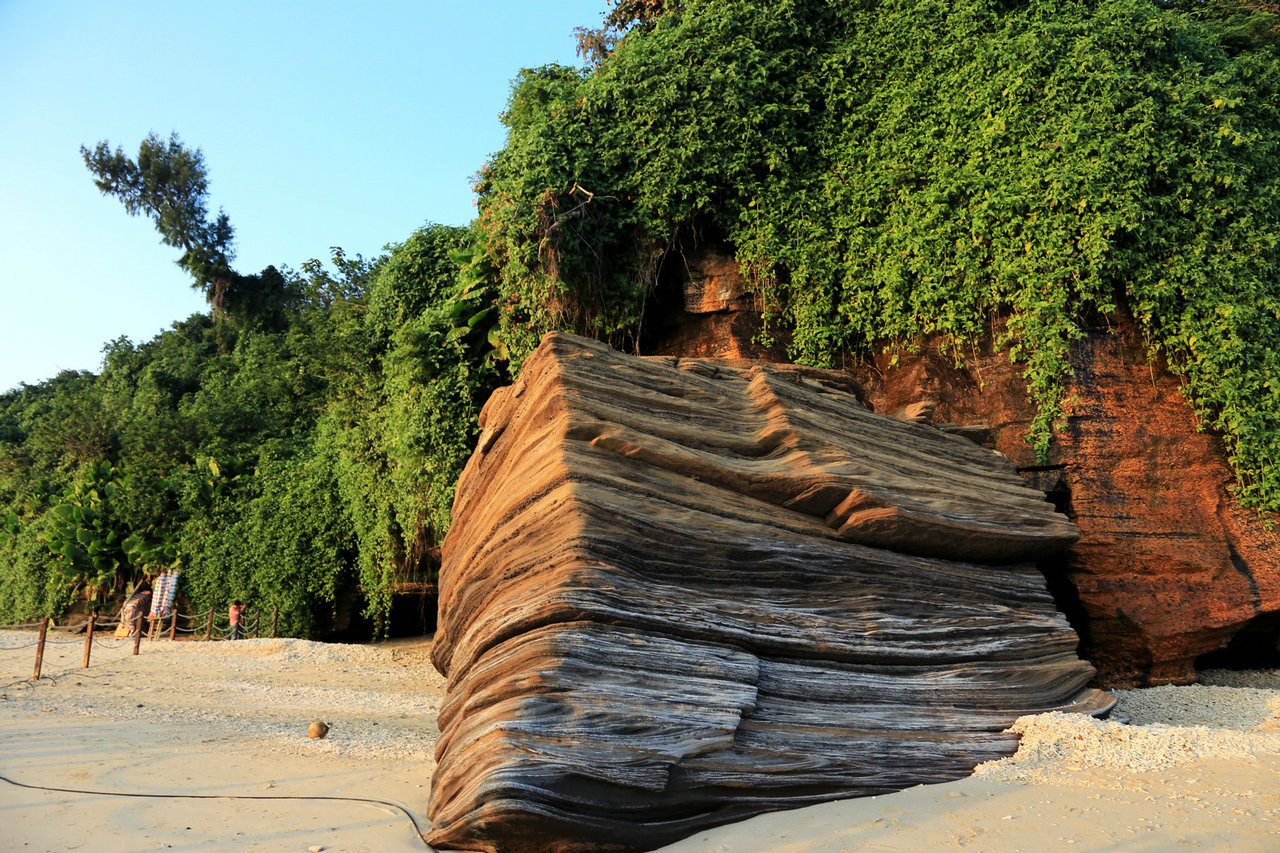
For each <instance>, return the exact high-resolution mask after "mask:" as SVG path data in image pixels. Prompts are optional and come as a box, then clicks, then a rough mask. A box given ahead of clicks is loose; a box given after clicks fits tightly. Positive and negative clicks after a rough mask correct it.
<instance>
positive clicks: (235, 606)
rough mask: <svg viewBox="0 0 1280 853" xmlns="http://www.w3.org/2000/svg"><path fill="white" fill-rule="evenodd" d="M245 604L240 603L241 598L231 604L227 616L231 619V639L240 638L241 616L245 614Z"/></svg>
mask: <svg viewBox="0 0 1280 853" xmlns="http://www.w3.org/2000/svg"><path fill="white" fill-rule="evenodd" d="M244 610H245V605H243V604H241V603H240V599H238V598H237V599H236V600H235V601H234V602H233V603H232V604H231V609H230V610H228V611H227V618H228V619H229V620H230V621H231V639H233V640H238V639H240V617H241V616H243V615H244Z"/></svg>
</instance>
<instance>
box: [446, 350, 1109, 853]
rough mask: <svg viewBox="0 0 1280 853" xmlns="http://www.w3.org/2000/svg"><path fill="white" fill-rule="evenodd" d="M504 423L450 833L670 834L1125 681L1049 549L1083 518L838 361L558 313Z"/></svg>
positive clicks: (462, 512)
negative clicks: (662, 343) (599, 327)
mask: <svg viewBox="0 0 1280 853" xmlns="http://www.w3.org/2000/svg"><path fill="white" fill-rule="evenodd" d="M482 428H483V433H482V436H481V439H480V443H479V447H478V449H477V452H476V454H475V455H474V457H473V458H472V459H471V461H470V462H469V463H468V466H467V469H466V471H465V473H464V474H463V477H462V479H461V480H460V482H459V484H458V492H457V498H456V501H455V504H454V520H453V527H452V529H451V531H450V534H449V537H448V539H447V540H446V542H445V545H444V555H443V561H444V562H443V568H442V570H441V578H440V617H439V631H438V633H437V637H436V642H435V646H434V650H433V659H434V661H435V664H436V666H437V667H438V668H439V669H440V671H441V672H443V673H444V674H446V675H447V676H448V679H449V688H448V694H447V698H446V701H445V704H444V706H443V708H442V709H441V713H440V717H439V721H440V728H441V739H440V742H439V748H438V752H437V761H438V767H437V771H436V773H435V776H434V778H433V781H432V797H431V810H430V816H431V820H432V823H433V830H432V834H431V842H432V843H433V844H435V845H437V846H440V847H444V848H463V849H480V850H570V849H575V848H581V849H620V850H637V849H648V848H652V847H655V846H658V845H661V844H663V843H666V842H669V841H671V840H674V839H676V838H679V837H681V836H683V835H686V834H688V833H690V832H693V831H695V830H697V829H698V828H700V827H704V826H708V825H713V824H718V823H723V822H726V821H729V820H734V819H738V818H741V817H744V816H747V815H750V814H755V813H759V812H762V811H767V810H772V809H779V808H789V807H794V806H800V805H807V804H810V803H814V802H820V801H823V800H828V799H835V798H839V797H848V796H856V795H861V794H875V793H880V792H887V791H893V790H898V789H901V788H903V787H907V786H910V785H914V784H919V783H922V782H936V781H944V780H948V779H954V778H958V777H960V776H963V775H965V774H967V773H968V772H969V771H970V770H971V769H972V767H973V766H974V765H975V764H977V763H978V762H981V761H985V760H987V759H990V758H994V757H998V756H1002V755H1005V754H1008V753H1009V752H1011V751H1012V750H1013V749H1014V747H1015V745H1016V743H1015V740H1014V738H1013V737H1012V736H1009V735H1006V734H1003V733H1002V730H1003V729H1004V728H1005V727H1006V726H1008V725H1009V724H1010V723H1011V722H1012V721H1013V720H1014V719H1016V718H1017V717H1018V716H1021V715H1022V714H1026V713H1033V712H1038V711H1044V710H1050V709H1059V710H1079V711H1086V712H1097V711H1100V710H1102V709H1104V708H1105V707H1107V705H1108V701H1109V700H1108V697H1106V696H1105V695H1103V694H1099V693H1098V692H1097V691H1094V690H1091V689H1090V688H1089V687H1088V686H1087V685H1088V682H1089V680H1090V677H1091V676H1092V674H1093V670H1092V667H1090V666H1089V665H1088V664H1086V663H1083V662H1082V661H1080V660H1079V659H1078V658H1077V657H1076V654H1075V647H1076V643H1077V638H1076V636H1075V634H1074V632H1072V631H1071V629H1070V628H1069V626H1068V625H1067V624H1066V622H1065V620H1064V619H1063V618H1062V617H1061V616H1060V615H1059V614H1058V613H1057V612H1056V610H1055V609H1054V606H1053V601H1052V599H1051V598H1050V596H1049V594H1048V593H1047V592H1046V590H1045V586H1044V581H1043V579H1042V577H1041V575H1040V574H1039V573H1038V572H1037V571H1036V570H1035V568H1034V567H1032V566H1031V565H1029V564H1028V563H1026V562H1025V561H1026V560H1029V559H1032V558H1034V557H1036V556H1039V555H1043V554H1046V553H1049V552H1051V551H1052V550H1054V549H1055V548H1060V547H1062V546H1063V545H1065V544H1067V543H1069V542H1071V541H1072V540H1073V538H1074V531H1073V529H1072V528H1071V526H1070V524H1069V523H1068V522H1067V521H1066V520H1065V518H1064V517H1063V516H1061V515H1059V514H1057V513H1054V512H1053V510H1052V508H1051V507H1050V506H1049V505H1048V504H1047V503H1045V502H1044V501H1043V500H1042V499H1041V498H1042V496H1041V495H1040V494H1039V493H1037V492H1035V491H1034V490H1031V489H1028V488H1026V487H1025V486H1024V485H1022V483H1021V481H1020V479H1019V478H1018V476H1017V474H1016V473H1015V471H1014V469H1013V468H1012V466H1011V465H1010V464H1009V463H1008V462H1007V460H1004V459H1003V458H1002V457H1000V456H998V455H996V454H994V453H992V452H991V451H988V450H985V449H983V448H980V447H978V446H976V445H974V444H972V443H971V442H968V441H965V440H964V439H960V438H957V437H954V436H949V435H946V434H944V433H942V432H940V431H938V430H935V429H933V428H931V427H927V426H923V425H919V424H911V423H904V422H901V421H895V420H892V419H889V418H884V417H881V416H878V415H874V414H872V413H871V412H869V411H867V410H866V409H865V408H864V407H863V406H862V405H861V404H860V403H859V402H858V400H857V398H856V397H855V396H854V394H852V393H850V386H849V383H848V379H847V378H846V377H844V376H842V375H840V374H834V373H827V372H824V371H813V370H806V369H799V368H786V367H781V366H765V365H760V364H752V363H744V362H717V361H712V360H677V359H674V358H652V359H637V358H633V357H628V356H623V355H621V354H619V353H616V352H614V351H612V350H610V349H608V348H606V347H604V346H603V345H600V344H597V343H594V342H590V341H586V340H583V339H580V338H574V337H571V336H567V335H551V336H548V337H547V338H546V339H544V341H543V343H542V346H541V347H540V348H539V350H538V351H537V352H536V353H535V354H534V355H532V356H531V357H530V358H529V360H528V361H527V362H526V365H525V368H524V371H523V373H522V374H521V377H520V379H519V381H518V382H517V383H516V384H515V385H514V386H512V387H510V388H506V389H502V390H500V391H499V392H497V393H496V394H495V395H494V397H493V398H492V399H491V400H490V402H489V404H488V405H487V406H486V407H485V411H484V414H483V417H482ZM980 562H985V563H988V565H980V564H979V563H980ZM992 564H998V565H992Z"/></svg>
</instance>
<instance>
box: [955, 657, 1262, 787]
mask: <svg viewBox="0 0 1280 853" xmlns="http://www.w3.org/2000/svg"><path fill="white" fill-rule="evenodd" d="M1205 681H1206V682H1207V683H1206V684H1199V685H1191V686H1188V687H1168V686H1165V687H1152V688H1147V689H1141V690H1116V691H1113V693H1114V695H1115V696H1116V698H1117V699H1118V700H1119V701H1118V704H1117V705H1116V708H1115V710H1114V711H1112V717H1113V719H1109V720H1097V719H1094V718H1092V717H1085V716H1081V715H1078V714H1062V713H1052V714H1037V715H1034V716H1028V717H1021V718H1019V719H1018V720H1017V721H1016V722H1015V723H1014V724H1013V726H1011V727H1010V729H1009V731H1013V732H1017V733H1018V734H1019V735H1021V740H1020V743H1019V746H1018V751H1017V752H1016V753H1015V754H1014V755H1012V756H1010V757H1008V758H1004V759H1001V760H999V761H989V762H987V763H985V764H980V765H978V767H977V768H976V769H975V770H974V775H975V776H979V777H982V778H986V779H989V780H992V781H1002V782H1019V783H1024V784H1025V783H1049V784H1062V785H1070V784H1076V782H1077V779H1076V778H1075V776H1074V774H1077V773H1078V772H1079V771H1080V770H1084V769H1100V770H1103V771H1108V772H1111V773H1115V774H1123V773H1141V772H1144V771H1148V770H1160V769H1164V768H1169V767H1177V766H1181V765H1186V764H1191V763H1194V762H1199V761H1209V760H1217V759H1225V760H1229V761H1250V760H1253V759H1255V758H1257V757H1258V756H1260V755H1263V754H1276V753H1280V670H1265V671H1258V672H1252V673H1244V672H1226V671H1223V670H1219V671H1214V672H1210V673H1206V674H1205ZM1119 720H1128V721H1129V722H1128V723H1127V724H1126V723H1124V722H1119Z"/></svg>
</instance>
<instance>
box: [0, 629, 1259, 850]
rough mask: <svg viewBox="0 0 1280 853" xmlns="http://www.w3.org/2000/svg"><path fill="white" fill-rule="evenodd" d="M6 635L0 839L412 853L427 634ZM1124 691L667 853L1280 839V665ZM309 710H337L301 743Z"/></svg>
mask: <svg viewBox="0 0 1280 853" xmlns="http://www.w3.org/2000/svg"><path fill="white" fill-rule="evenodd" d="M54 639H55V640H56V641H57V642H56V643H55V644H53V645H51V646H50V647H49V649H48V651H47V652H46V655H45V664H44V671H45V674H46V675H50V676H52V678H50V679H44V680H42V681H40V682H39V683H38V684H34V685H33V684H31V683H30V682H29V681H25V679H29V678H30V676H31V675H32V666H33V662H34V649H33V648H32V647H31V645H30V644H31V643H32V642H33V641H34V635H33V634H31V633H21V632H9V631H6V632H0V685H8V686H6V687H4V688H3V689H2V690H0V695H2V696H3V698H0V775H4V776H6V777H8V778H10V779H13V780H15V781H17V782H22V783H26V784H31V785H41V786H47V787H59V788H69V789H79V790H84V791H110V792H120V793H132V794H144V793H145V794H187V795H192V794H198V795H202V796H213V797H222V796H227V797H230V796H236V797H250V798H273V799H221V798H213V799H171V798H167V797H161V798H139V797H119V796H101V795H99V794H85V793H62V792H51V791H45V790H33V789H27V788H19V787H14V786H12V785H9V784H6V783H0V849H4V850H32V851H70V850H86V851H89V850H92V851H95V853H106V852H107V851H136V850H186V851H315V850H324V851H371V853H372V851H391V853H397V851H422V850H425V849H427V848H426V846H425V844H424V843H423V842H422V841H421V839H420V838H419V836H418V833H417V831H416V830H415V828H414V826H413V824H412V823H411V822H410V820H409V818H408V817H406V814H405V812H403V811H400V810H398V809H397V808H396V807H395V806H393V805H383V804H370V803H364V802H350V801H334V800H310V799H274V798H292V797H349V798H355V799H368V800H378V801H383V802H385V803H389V804H397V805H399V806H401V807H403V809H405V810H407V812H408V813H409V814H411V815H412V816H413V818H414V819H415V820H416V821H417V823H418V824H419V825H420V826H421V827H422V829H423V830H424V831H425V829H426V827H427V820H426V811H427V795H428V789H429V781H430V774H431V770H432V768H433V761H432V757H431V756H432V751H433V749H434V746H435V738H436V736H437V732H436V727H435V715H436V712H437V710H438V708H439V703H440V700H441V698H442V695H443V687H444V684H443V680H442V679H441V678H440V676H439V675H438V674H437V673H436V672H435V670H434V669H432V667H431V665H430V663H429V661H428V658H427V653H428V650H429V640H427V639H425V638H424V639H421V640H416V641H413V640H411V641H399V642H393V643H390V644H382V645H372V646H356V645H324V644H319V643H308V642H305V641H301V640H243V641H239V642H215V643H204V642H176V643H171V642H169V641H167V640H159V641H154V642H152V641H144V642H143V644H142V651H141V654H140V655H138V656H136V657H134V656H133V655H132V654H131V651H132V643H131V642H126V641H114V640H103V641H101V642H99V641H97V640H95V645H94V651H93V657H92V660H91V666H90V668H89V669H87V670H86V669H82V668H80V663H81V656H82V651H83V638H77V637H71V636H68V635H65V634H59V635H55V636H54ZM1207 680H1209V681H1211V682H1214V683H1212V684H1210V685H1206V686H1195V687H1182V688H1157V689H1154V690H1137V691H1122V692H1120V693H1119V694H1118V695H1119V697H1120V700H1121V701H1120V705H1119V707H1118V709H1117V715H1118V716H1123V717H1128V718H1129V719H1130V720H1131V721H1132V722H1131V724H1130V725H1124V724H1121V723H1119V722H1111V721H1095V720H1091V719H1087V718H1082V717H1064V716H1063V715H1045V716H1041V717H1031V718H1024V719H1023V720H1021V721H1019V723H1018V726H1019V728H1020V730H1021V731H1023V732H1024V734H1023V743H1022V747H1021V748H1020V749H1019V752H1018V754H1017V755H1015V756H1013V757H1011V758H1008V759H1005V760H1003V761H1001V762H995V763H993V764H991V765H984V766H983V767H981V768H979V771H978V772H977V773H975V775H974V776H972V777H970V778H968V779H963V780H960V781H957V782H951V783H947V784H943V785H929V786H920V787H917V788H912V789H910V790H907V791H902V792H899V793H896V794H891V795H887V796H880V797H867V798H861V799H855V800H845V801H841V802H836V803H828V804H825V805H821V806H815V807H811V808H808V809H801V810H797V811H791V812H779V813H775V814H769V815H762V816H760V817H756V818H753V819H751V820H747V821H743V822H741V823H738V824H732V825H729V826H724V827H719V828H717V829H712V830H707V831H704V832H700V833H697V834H695V835H694V836H691V837H690V838H688V839H686V840H684V841H682V842H680V843H678V844H675V845H672V846H671V847H669V848H666V849H667V850H670V851H734V853H749V851H789V853H819V851H837V850H850V851H852V850H859V851H866V850H871V851H915V850H919V851H925V850H929V851H934V850H966V851H970V850H979V851H992V853H995V852H996V851H1020V850H1072V849H1080V850H1125V851H1130V850H1132V851H1176V850H1223V851H1226V850H1230V851H1270V852H1271V853H1274V851H1280V671H1269V672H1260V673H1249V674H1231V673H1210V674H1208V675H1207ZM314 720H323V721H326V722H328V723H330V724H331V726H332V728H331V730H330V732H329V735H328V736H327V737H326V738H324V739H322V740H312V739H310V738H308V737H307V726H308V724H310V723H311V722H312V721H314Z"/></svg>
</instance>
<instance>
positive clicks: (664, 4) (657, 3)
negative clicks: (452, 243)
mask: <svg viewBox="0 0 1280 853" xmlns="http://www.w3.org/2000/svg"><path fill="white" fill-rule="evenodd" d="M680 6H681V3H680V0H613V8H612V9H610V10H609V11H608V12H606V13H605V15H604V26H602V27H600V28H599V29H594V30H593V29H589V28H587V27H575V28H574V30H573V34H574V35H575V36H576V37H577V39H578V55H579V56H581V57H582V58H583V59H584V60H586V61H587V62H590V63H591V64H592V65H598V64H600V63H601V62H603V61H604V59H605V58H606V57H607V56H608V55H609V54H611V53H613V49H614V48H615V47H616V46H617V44H618V42H619V41H620V40H621V39H622V37H623V36H625V35H626V34H627V33H629V32H631V31H632V30H635V31H637V32H647V31H648V30H651V29H653V27H654V25H655V24H656V23H657V21H658V19H659V18H661V17H662V16H663V15H666V14H669V13H673V12H678V11H680Z"/></svg>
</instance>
